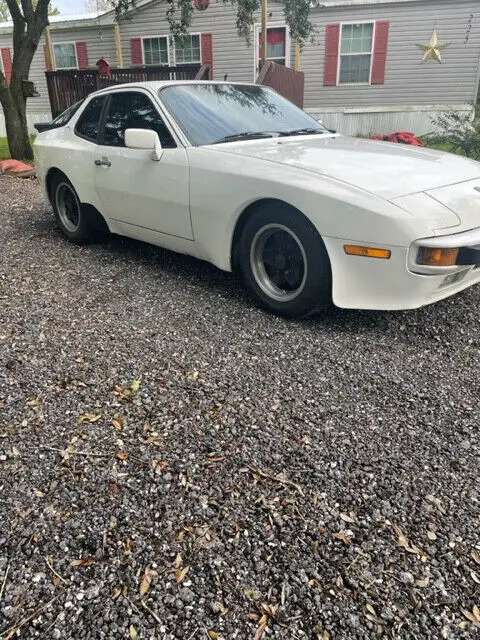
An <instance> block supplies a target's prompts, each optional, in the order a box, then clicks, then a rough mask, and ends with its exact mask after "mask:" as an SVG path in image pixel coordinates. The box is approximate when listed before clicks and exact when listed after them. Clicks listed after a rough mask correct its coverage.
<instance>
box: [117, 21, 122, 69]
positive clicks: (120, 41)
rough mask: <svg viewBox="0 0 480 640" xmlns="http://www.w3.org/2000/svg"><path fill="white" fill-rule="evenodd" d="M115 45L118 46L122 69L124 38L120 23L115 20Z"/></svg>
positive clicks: (119, 64) (119, 61) (119, 62)
mask: <svg viewBox="0 0 480 640" xmlns="http://www.w3.org/2000/svg"><path fill="white" fill-rule="evenodd" d="M115 46H116V48H117V63H118V66H119V68H120V69H123V51H122V38H121V35H120V25H119V23H118V22H115Z"/></svg>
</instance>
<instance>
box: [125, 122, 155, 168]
mask: <svg viewBox="0 0 480 640" xmlns="http://www.w3.org/2000/svg"><path fill="white" fill-rule="evenodd" d="M125 146H126V147H128V148H129V149H151V150H152V152H153V153H152V160H155V161H156V162H158V161H159V160H160V159H161V157H162V154H163V149H162V143H161V142H160V138H159V137H158V134H157V133H156V131H152V130H151V129H127V130H126V131H125Z"/></svg>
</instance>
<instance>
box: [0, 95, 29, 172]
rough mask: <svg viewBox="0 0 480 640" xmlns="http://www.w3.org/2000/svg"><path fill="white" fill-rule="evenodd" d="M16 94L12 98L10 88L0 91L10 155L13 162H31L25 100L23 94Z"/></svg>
mask: <svg viewBox="0 0 480 640" xmlns="http://www.w3.org/2000/svg"><path fill="white" fill-rule="evenodd" d="M16 93H17V95H16V96H14V95H13V92H12V90H11V89H10V88H8V89H7V88H3V89H0V102H1V103H2V106H3V114H4V116H5V127H6V130H7V138H8V147H9V149H10V155H11V156H12V158H14V159H15V160H33V150H32V145H31V144H30V138H29V136H28V126H27V116H26V100H25V98H24V97H23V93H22V94H20V95H19V93H18V91H17V92H16Z"/></svg>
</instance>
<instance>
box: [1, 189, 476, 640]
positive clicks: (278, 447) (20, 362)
mask: <svg viewBox="0 0 480 640" xmlns="http://www.w3.org/2000/svg"><path fill="white" fill-rule="evenodd" d="M0 197H1V202H0V229H1V232H0V233H1V245H0V522H1V527H0V636H1V637H3V638H4V639H6V638H10V637H12V635H13V633H14V632H15V630H16V629H18V628H20V633H19V636H20V637H24V638H37V637H41V638H48V639H50V638H55V639H56V638H67V639H69V638H74V639H75V640H80V639H82V638H99V639H100V638H108V639H112V638H135V637H138V638H149V639H164V640H172V639H173V638H182V639H183V640H189V639H196V640H200V639H201V638H207V637H210V638H212V639H215V638H217V639H223V640H230V639H235V638H238V639H242V640H243V639H245V640H248V639H252V640H253V638H254V637H256V638H257V639H258V638H261V637H262V628H263V627H264V626H265V624H267V623H268V624H267V628H266V630H265V633H264V634H263V637H264V639H266V638H282V639H288V640H294V639H296V638H314V639H322V640H323V639H328V638H339V639H341V640H349V639H350V638H352V639H354V638H362V639H364V638H375V637H378V636H379V635H382V634H383V636H384V637H387V638H429V639H434V638H447V639H448V638H474V637H480V624H478V623H475V620H476V616H478V619H479V621H480V611H479V610H478V609H476V608H475V607H476V606H478V605H480V584H479V583H480V539H479V538H480V536H479V524H480V520H479V514H480V509H479V507H480V505H479V492H478V474H479V468H480V465H479V439H478V420H479V406H478V398H479V366H478V362H479V325H480V288H479V287H477V288H475V289H471V290H469V291H467V292H466V293H463V294H461V295H459V296H457V297H456V298H455V299H452V300H448V301H445V302H442V303H440V304H437V305H434V306H432V307H429V308H426V309H423V310H419V311H414V312H409V313H396V314H393V313H392V314H386V313H360V312H344V311H334V312H332V313H330V314H329V315H328V316H326V317H319V318H316V319H315V320H310V321H308V322H297V321H286V320H282V319H279V318H276V317H274V316H271V315H268V314H266V313H264V312H262V311H260V310H258V309H257V308H256V307H255V306H254V304H252V302H251V300H249V298H248V296H247V295H246V294H245V292H244V290H243V288H242V286H241V284H240V283H239V282H238V281H237V280H236V279H235V278H234V277H232V276H231V275H229V274H225V273H221V272H219V271H217V270H216V269H215V268H213V267H211V266H209V265H207V264H204V263H201V262H199V261H196V260H193V259H190V258H186V257H182V256H177V255H174V254H171V253H168V252H165V251H162V250H161V249H158V248H154V247H149V246H147V245H143V244H140V243H136V242H133V241H129V240H125V239H120V238H111V239H108V240H107V241H106V242H105V243H104V244H101V245H97V246H93V247H86V248H85V247H84V248H79V247H76V246H74V245H71V244H69V243H68V242H67V241H65V240H64V239H63V238H62V237H61V236H60V234H59V232H58V231H57V229H56V228H55V226H54V222H53V217H52V215H51V213H50V211H49V208H48V207H47V206H45V205H44V204H42V203H41V200H40V195H39V189H38V185H37V184H36V182H35V181H15V180H13V179H5V178H3V179H0ZM135 381H136V382H135ZM262 625H263V626H262ZM2 632H3V636H2ZM255 634H257V635H255ZM15 637H17V636H15Z"/></svg>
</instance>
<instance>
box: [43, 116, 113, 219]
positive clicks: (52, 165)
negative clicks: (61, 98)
mask: <svg viewBox="0 0 480 640" xmlns="http://www.w3.org/2000/svg"><path fill="white" fill-rule="evenodd" d="M72 127H73V125H72V126H70V125H67V126H66V127H62V128H61V129H52V130H50V131H45V132H43V133H40V134H39V135H38V136H37V138H36V140H35V145H34V150H35V161H36V166H37V175H38V178H39V180H40V182H41V185H42V190H43V193H44V195H45V197H47V198H48V193H47V187H46V178H47V175H48V172H49V171H50V170H51V169H59V170H60V171H62V172H63V173H64V174H65V175H66V176H67V178H68V179H69V180H70V182H71V183H72V184H73V186H74V187H75V190H76V191H77V194H78V197H79V198H80V200H81V201H82V202H84V203H86V204H92V205H93V206H94V207H96V208H97V209H99V210H100V203H99V202H98V198H97V194H96V191H95V182H94V180H95V174H94V167H95V165H94V160H95V149H96V148H97V145H95V144H94V143H93V142H89V141H87V140H84V139H83V138H79V137H78V136H76V135H75V134H74V132H73V129H72Z"/></svg>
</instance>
